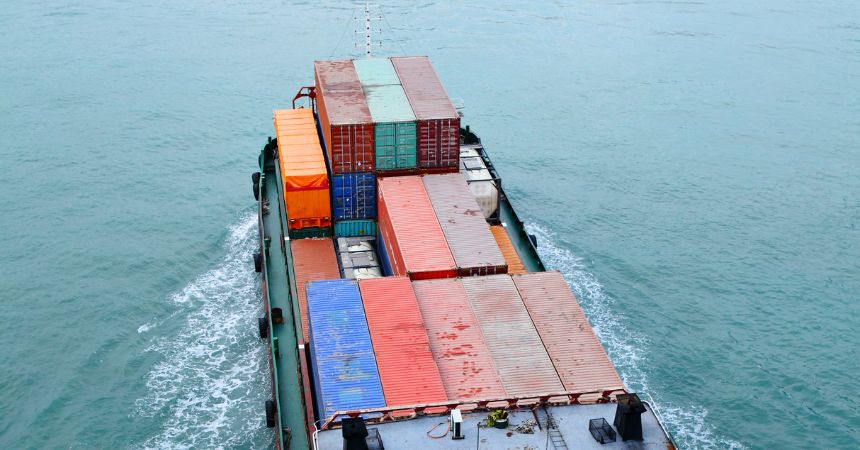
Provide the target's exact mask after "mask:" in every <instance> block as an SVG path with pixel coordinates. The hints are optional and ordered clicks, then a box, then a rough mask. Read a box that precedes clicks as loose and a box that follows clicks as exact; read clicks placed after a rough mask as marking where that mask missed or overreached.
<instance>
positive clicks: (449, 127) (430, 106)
mask: <svg viewBox="0 0 860 450" xmlns="http://www.w3.org/2000/svg"><path fill="white" fill-rule="evenodd" d="M391 63H392V65H393V66H394V69H395V71H396V72H397V76H398V78H399V79H400V84H401V85H402V86H403V91H404V93H405V94H406V98H407V99H408V100H409V104H410V105H411V106H412V112H413V114H415V118H416V120H417V144H416V145H417V149H416V153H417V157H418V167H421V168H433V167H451V168H452V169H454V170H456V168H457V167H458V164H459V160H460V114H459V113H458V112H457V110H456V109H455V108H454V105H453V104H452V103H451V99H450V98H448V94H447V93H446V92H445V88H444V87H443V86H442V82H441V81H439V77H438V76H437V75H436V71H435V70H434V69H433V66H432V65H431V64H430V60H429V59H428V58H427V57H426V56H410V57H398V58H391Z"/></svg>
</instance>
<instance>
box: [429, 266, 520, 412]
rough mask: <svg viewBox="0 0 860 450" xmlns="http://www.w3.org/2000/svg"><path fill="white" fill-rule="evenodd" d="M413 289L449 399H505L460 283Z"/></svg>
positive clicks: (433, 283) (437, 282)
mask: <svg viewBox="0 0 860 450" xmlns="http://www.w3.org/2000/svg"><path fill="white" fill-rule="evenodd" d="M412 288H413V290H414V291H415V296H416V297H417V298H418V307H419V308H420V309H421V316H422V317H423V319H424V326H425V327H426V329H427V336H428V337H429V338H430V350H431V351H432V352H433V357H434V358H435V360H436V365H437V366H438V367H439V373H440V375H441V376H442V384H443V385H444V386H445V392H446V393H447V395H448V398H449V399H451V400H466V399H486V398H503V397H505V396H506V395H507V393H506V392H505V388H504V386H503V385H502V381H501V380H500V379H499V375H498V373H497V372H496V367H495V365H494V364H493V358H492V356H491V355H490V350H489V349H488V348H487V344H486V343H485V342H484V336H483V334H481V328H480V326H479V325H478V319H477V318H476V317H475V315H474V313H472V308H471V307H470V306H469V298H468V296H467V295H466V291H465V290H464V289H463V285H462V284H461V283H460V281H459V280H457V279H452V278H448V279H441V280H423V281H415V282H413V283H412Z"/></svg>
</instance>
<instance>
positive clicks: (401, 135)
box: [362, 84, 418, 171]
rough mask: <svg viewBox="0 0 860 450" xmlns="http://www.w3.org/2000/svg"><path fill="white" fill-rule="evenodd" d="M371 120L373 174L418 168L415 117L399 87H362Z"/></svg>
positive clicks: (392, 85)
mask: <svg viewBox="0 0 860 450" xmlns="http://www.w3.org/2000/svg"><path fill="white" fill-rule="evenodd" d="M362 88H363V89H364V95H365V98H366V99H367V106H368V108H370V115H371V117H372V118H373V123H374V125H373V127H374V128H373V130H374V131H373V133H374V134H373V139H374V152H375V155H376V162H375V163H376V170H377V171H382V170H396V169H409V168H414V167H417V164H418V162H417V159H416V153H415V115H414V114H412V108H411V107H410V106H409V101H408V100H407V99H406V94H404V93H403V88H402V87H400V85H398V84H388V85H381V86H367V85H364V84H362Z"/></svg>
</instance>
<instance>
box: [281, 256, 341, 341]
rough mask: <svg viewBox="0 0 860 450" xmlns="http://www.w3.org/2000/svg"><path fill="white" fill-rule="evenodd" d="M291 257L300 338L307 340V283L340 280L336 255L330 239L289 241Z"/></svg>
mask: <svg viewBox="0 0 860 450" xmlns="http://www.w3.org/2000/svg"><path fill="white" fill-rule="evenodd" d="M290 250H291V252H292V256H293V273H294V274H295V283H296V292H297V293H298V296H299V312H300V313H301V316H302V317H301V319H302V336H304V340H305V341H307V340H308V300H307V291H306V287H307V283H308V282H309V281H317V280H336V279H338V278H340V269H339V268H338V265H337V255H336V254H335V251H334V244H333V243H332V240H331V239H293V240H291V241H290Z"/></svg>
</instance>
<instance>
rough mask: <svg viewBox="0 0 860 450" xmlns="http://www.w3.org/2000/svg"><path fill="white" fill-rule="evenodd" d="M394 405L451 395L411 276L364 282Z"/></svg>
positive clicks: (363, 294)
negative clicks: (426, 327)
mask: <svg viewBox="0 0 860 450" xmlns="http://www.w3.org/2000/svg"><path fill="white" fill-rule="evenodd" d="M358 287H359V290H360V291H361V299H362V302H363V303H364V312H365V315H366V316H367V326H368V329H369V330H370V338H371V341H373V353H374V355H376V365H377V367H378V368H379V378H380V380H381V381H382V392H383V393H384V394H385V403H386V404H387V405H388V406H406V405H417V404H421V403H432V402H443V401H446V400H447V399H448V397H447V395H446V393H445V387H444V386H443V384H442V377H441V375H440V374H439V369H438V367H437V366H436V362H435V361H434V359H433V353H432V352H431V351H430V341H429V339H428V337H427V330H426V329H425V328H424V320H423V318H422V317H421V311H420V309H419V308H418V300H417V299H416V298H415V293H414V291H413V290H412V283H411V282H410V281H409V278H408V277H387V278H372V279H365V280H361V281H360V282H359V283H358Z"/></svg>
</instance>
